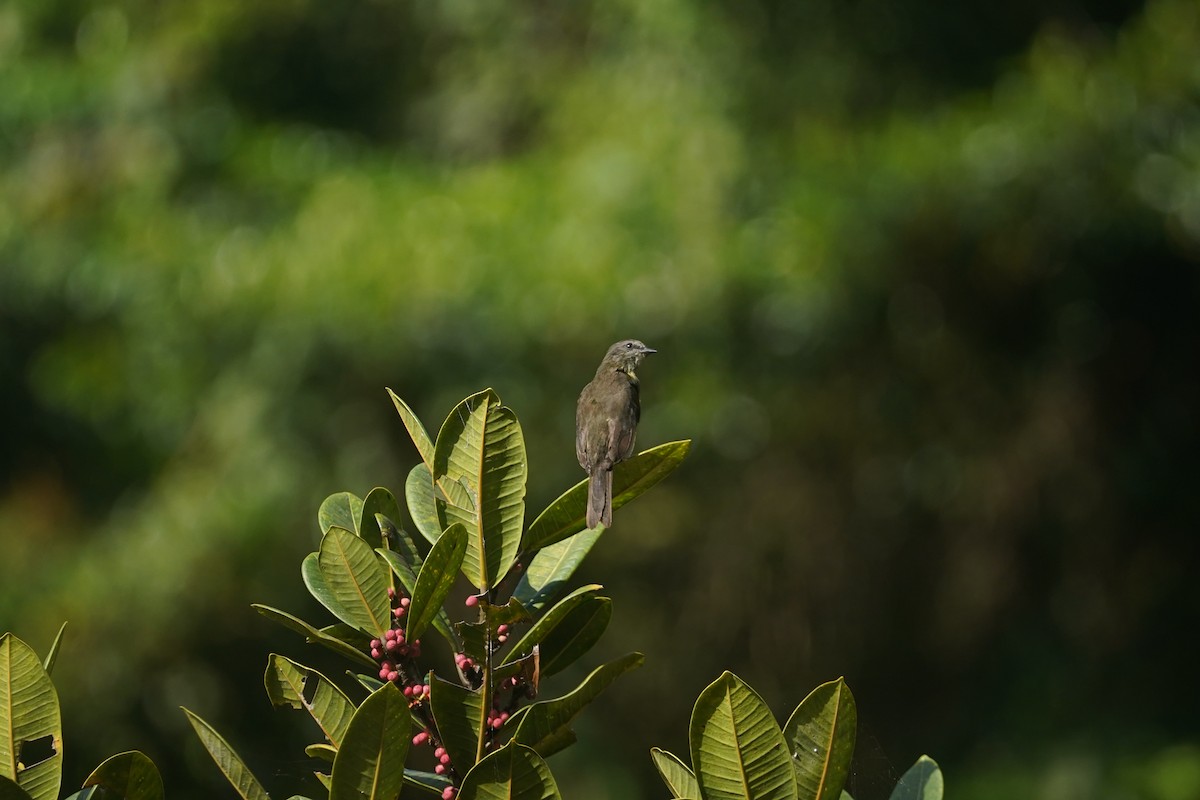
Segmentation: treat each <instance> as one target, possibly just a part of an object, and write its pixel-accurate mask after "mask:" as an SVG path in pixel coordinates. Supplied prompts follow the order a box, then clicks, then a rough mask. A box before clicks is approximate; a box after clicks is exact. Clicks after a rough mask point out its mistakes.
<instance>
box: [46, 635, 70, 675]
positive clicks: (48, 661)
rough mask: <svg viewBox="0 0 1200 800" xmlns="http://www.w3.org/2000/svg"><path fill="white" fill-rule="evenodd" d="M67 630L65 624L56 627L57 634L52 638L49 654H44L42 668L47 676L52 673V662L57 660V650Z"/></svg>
mask: <svg viewBox="0 0 1200 800" xmlns="http://www.w3.org/2000/svg"><path fill="white" fill-rule="evenodd" d="M66 630H67V623H66V622H64V623H63V624H62V625H60V626H59V627H58V633H57V634H56V635H55V637H54V642H53V643H52V644H51V645H50V652H49V653H47V654H46V660H45V661H44V662H42V667H43V668H44V669H45V670H46V674H47V675H49V674H51V673H52V672H54V662H55V661H57V660H58V650H59V648H60V647H61V646H62V640H63V633H64V632H65V631H66Z"/></svg>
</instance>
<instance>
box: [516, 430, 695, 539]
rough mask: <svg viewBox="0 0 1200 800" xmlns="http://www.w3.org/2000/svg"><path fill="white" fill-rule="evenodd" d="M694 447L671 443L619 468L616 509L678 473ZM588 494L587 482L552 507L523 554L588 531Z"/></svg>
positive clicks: (527, 536)
mask: <svg viewBox="0 0 1200 800" xmlns="http://www.w3.org/2000/svg"><path fill="white" fill-rule="evenodd" d="M691 446H692V441H691V439H684V440H682V441H678V442H667V443H666V444H660V445H658V446H657V447H652V448H650V449H649V450H644V451H642V452H641V453H638V454H637V455H636V456H634V457H633V458H631V459H629V460H628V461H622V462H621V463H620V464H617V467H616V469H614V470H613V502H612V507H613V509H614V510H615V509H618V508H620V507H621V506H623V505H625V504H626V503H628V502H629V501H630V500H632V499H634V498H635V497H637V496H638V495H640V494H642V493H643V492H645V491H646V490H647V489H649V488H650V487H652V486H654V484H656V483H658V482H659V481H661V480H662V479H663V478H665V477H667V476H668V475H670V474H671V473H672V472H674V471H675V468H676V467H678V466H679V464H680V463H681V462H682V461H683V458H684V456H686V455H687V452H688V448H690V447H691ZM587 493H588V488H587V479H586V478H585V479H583V480H582V481H580V482H579V483H577V484H575V485H574V486H572V487H571V488H570V489H568V490H567V491H566V492H564V493H563V494H562V495H560V496H559V498H558V499H557V500H555V501H554V502H553V503H551V504H550V505H549V506H548V507H547V508H546V510H545V511H543V512H542V513H541V514H539V515H538V518H537V519H535V520H534V521H533V524H532V525H530V526H529V530H528V531H526V532H525V538H524V539H523V540H522V541H521V550H522V552H532V551H534V550H539V549H541V548H543V547H547V546H549V545H552V544H554V543H555V542H561V541H562V540H563V539H566V538H567V537H568V536H571V535H573V534H576V533H579V532H580V531H582V530H584V528H585V526H586V525H587V521H586V514H587Z"/></svg>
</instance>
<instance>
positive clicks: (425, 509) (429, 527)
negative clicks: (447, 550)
mask: <svg viewBox="0 0 1200 800" xmlns="http://www.w3.org/2000/svg"><path fill="white" fill-rule="evenodd" d="M404 497H405V500H407V502H408V515H409V516H410V517H412V521H413V525H415V526H416V528H417V532H418V533H420V534H421V535H422V536H424V537H425V540H426V541H428V542H429V543H430V544H433V543H434V542H436V541H437V540H438V537H439V536H441V535H442V523H441V521H440V520H439V519H438V512H437V492H436V490H435V489H434V488H433V473H432V472H430V471H429V467H428V465H426V464H417V465H416V466H415V467H413V468H412V469H411V470H410V471H409V473H408V479H407V480H406V481H405V482H404Z"/></svg>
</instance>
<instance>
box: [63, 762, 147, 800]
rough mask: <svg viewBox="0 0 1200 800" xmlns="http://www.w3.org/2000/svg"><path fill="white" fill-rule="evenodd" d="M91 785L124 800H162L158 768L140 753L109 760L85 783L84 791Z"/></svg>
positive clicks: (93, 772)
mask: <svg viewBox="0 0 1200 800" xmlns="http://www.w3.org/2000/svg"><path fill="white" fill-rule="evenodd" d="M89 786H98V787H101V788H103V789H104V790H106V791H107V792H115V793H116V796H117V797H120V798H123V800H162V799H163V782H162V776H160V775H159V774H158V767H156V766H154V762H153V761H151V760H150V759H149V758H148V757H147V756H146V755H145V754H143V753H139V752H138V751H137V750H130V751H129V752H127V753H118V754H117V755H115V756H112V757H110V758H108V759H106V760H105V761H104V762H103V763H102V764H100V766H98V767H96V769H94V770H92V774H91V775H89V776H88V777H87V780H85V781H84V782H83V787H84V788H85V789H86V788H88V787H89ZM107 796H111V795H107Z"/></svg>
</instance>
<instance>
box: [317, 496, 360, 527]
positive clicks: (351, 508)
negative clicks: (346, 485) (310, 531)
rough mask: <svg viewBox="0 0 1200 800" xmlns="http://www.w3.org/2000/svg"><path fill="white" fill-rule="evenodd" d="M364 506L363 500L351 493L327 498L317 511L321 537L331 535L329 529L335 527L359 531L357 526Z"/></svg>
mask: <svg viewBox="0 0 1200 800" xmlns="http://www.w3.org/2000/svg"><path fill="white" fill-rule="evenodd" d="M362 505H363V502H362V499H361V498H359V497H358V495H355V494H351V493H350V492H338V493H337V494H331V495H329V497H326V498H325V500H324V501H323V502H322V503H321V507H320V508H319V509H317V522H318V523H320V525H321V535H322V536H323V535H325V534H327V533H329V529H330V528H334V527H337V528H345V529H346V530H348V531H357V530H358V529H357V528H356V527H355V526H356V525H357V524H358V520H359V519H360V518H361V517H362Z"/></svg>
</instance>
